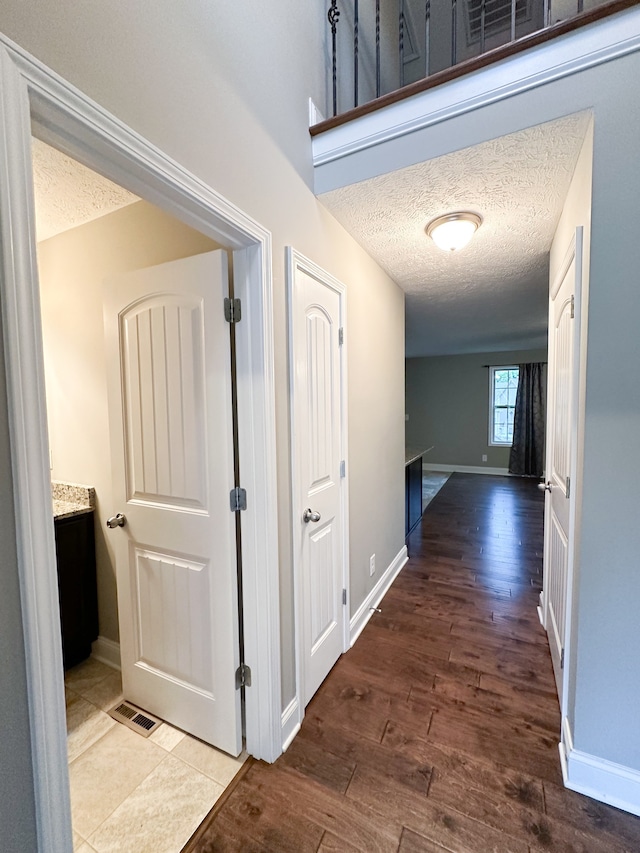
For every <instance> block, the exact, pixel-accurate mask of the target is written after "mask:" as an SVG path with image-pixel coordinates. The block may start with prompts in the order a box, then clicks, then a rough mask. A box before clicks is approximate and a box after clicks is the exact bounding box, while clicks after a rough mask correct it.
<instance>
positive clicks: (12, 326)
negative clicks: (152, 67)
mask: <svg viewBox="0 0 640 853" xmlns="http://www.w3.org/2000/svg"><path fill="white" fill-rule="evenodd" d="M32 126H33V129H34V131H35V132H36V134H37V135H38V136H39V137H40V138H41V139H43V140H44V141H45V142H47V143H49V144H52V145H54V146H55V147H57V148H58V149H60V150H61V151H62V152H63V153H66V154H68V155H69V156H72V157H74V158H75V159H77V160H79V161H80V162H81V163H83V164H84V165H86V166H89V167H90V168H93V169H95V170H96V171H98V172H101V173H102V174H104V175H105V176H106V177H108V178H110V179H111V180H113V181H114V182H116V183H119V184H121V185H123V186H125V187H126V188H127V189H129V190H131V191H132V192H134V193H136V194H137V195H141V196H143V197H144V198H145V199H146V200H147V201H149V202H151V203H153V204H156V205H157V206H158V207H161V208H162V209H164V210H165V211H167V212H169V213H171V214H172V215H174V216H176V217H178V218H179V219H181V220H182V221H183V222H185V223H186V224H188V225H191V226H192V227H194V228H196V229H197V230H198V231H201V232H202V233H203V234H206V235H208V236H210V237H212V238H213V239H215V240H216V241H217V242H218V243H220V244H221V245H223V246H226V247H227V248H229V249H231V250H233V253H234V278H235V288H236V296H239V297H240V298H241V299H242V300H243V302H244V305H243V315H244V321H243V322H242V323H240V324H239V326H238V329H237V356H238V410H239V413H240V428H239V449H240V456H241V459H242V463H243V486H244V487H245V488H246V489H247V492H248V494H250V495H251V496H252V497H251V500H250V504H249V508H248V509H247V511H246V512H245V513H243V518H242V524H243V531H242V533H243V581H244V583H243V586H244V597H243V604H244V612H245V657H246V662H247V664H248V665H249V666H250V667H251V671H252V687H251V689H249V690H247V691H246V700H245V710H246V737H247V749H248V751H249V752H250V753H251V754H252V755H254V756H256V757H258V758H262V759H264V760H267V761H273V760H275V759H276V758H277V756H278V755H279V754H280V752H281V697H280V612H279V569H278V538H277V502H276V501H277V493H276V452H275V448H276V438H275V379H274V349H273V308H272V241H271V234H270V232H269V231H267V230H266V229H265V228H263V227H262V226H260V225H259V224H258V223H257V222H255V221H254V220H253V219H251V218H250V217H248V216H247V215H246V214H244V213H243V212H242V211H241V210H239V209H238V208H237V207H235V206H234V205H233V204H231V203H230V202H229V201H227V200H226V199H225V198H223V197H222V196H220V195H219V194H218V193H216V192H215V191H214V190H212V189H211V188H210V187H209V186H207V185H206V184H205V183H204V182H202V181H201V180H200V179H198V178H197V177H196V176H194V175H192V174H191V173H189V172H187V171H186V170H185V169H183V168H182V167H181V166H180V165H179V164H178V163H176V162H175V161H173V160H171V159H170V158H169V157H167V156H166V155H165V154H163V153H162V152H161V151H160V150H158V149H157V148H156V147H154V146H153V145H152V144H151V143H149V142H148V141H146V140H145V139H144V138H142V137H141V136H140V135H139V134H137V133H135V132H134V131H133V130H131V129H130V128H128V127H127V126H125V125H124V124H123V123H122V122H120V121H119V120H118V119H117V118H115V117H114V116H113V115H111V114H110V113H108V112H107V111H106V110H104V109H102V107H100V106H99V105H98V104H96V103H95V102H93V101H92V100H91V99H89V98H88V97H86V96H85V95H84V94H82V93H81V92H79V91H78V90H77V89H75V88H74V87H73V86H72V85H71V84H69V83H68V82H66V81H65V80H63V79H62V78H61V77H60V76H58V75H57V74H55V73H54V72H53V71H51V70H50V69H49V68H47V67H46V66H45V65H44V64H42V63H41V62H39V61H38V60H36V59H35V58H34V57H32V56H31V55H29V54H28V53H27V52H25V51H24V50H22V48H20V47H19V46H18V45H16V44H15V43H13V42H12V41H11V40H9V39H7V38H6V37H5V36H3V35H2V34H0V140H1V142H2V144H0V176H1V178H0V221H1V222H2V229H1V231H0V241H1V243H0V245H1V249H2V252H1V254H2V258H1V263H2V267H1V268H0V269H1V272H2V278H1V280H0V300H1V301H0V304H1V305H2V320H3V333H4V350H5V351H4V356H5V360H6V374H7V398H8V399H7V404H8V417H9V428H10V440H11V455H12V477H13V492H14V505H15V512H16V539H17V551H18V574H19V581H20V594H21V607H22V619H23V632H24V646H25V657H26V679H27V691H28V701H29V722H30V732H31V748H32V764H33V777H34V791H35V808H36V824H37V834H38V849H40V850H60V851H63V850H69V851H70V850H71V848H72V834H71V814H70V803H69V786H68V767H67V751H66V725H65V704H64V685H63V680H62V653H61V639H60V626H59V619H58V594H57V581H56V572H55V545H54V533H53V515H52V506H51V489H50V475H49V454H48V436H47V423H46V404H45V391H44V366H43V354H42V333H41V323H40V306H39V292H38V274H37V263H36V251H35V214H34V205H33V178H32V167H31V128H32ZM258 567H259V570H258Z"/></svg>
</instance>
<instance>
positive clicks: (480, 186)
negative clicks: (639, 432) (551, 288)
mask: <svg viewBox="0 0 640 853" xmlns="http://www.w3.org/2000/svg"><path fill="white" fill-rule="evenodd" d="M588 121H589V115H588V114H587V113H579V114H575V115H571V116H568V117H566V118H563V119H559V120H557V121H554V122H549V123H547V124H544V125H539V126H537V127H532V128H529V129H527V130H524V131H521V132H520V133H515V134H512V135H510V136H504V137H501V138H500V139H494V140H491V141H490V142H486V143H483V144H481V145H478V146H475V147H474V148H467V149H464V150H462V151H456V152H454V153H452V154H447V155H445V156H444V157H438V158H436V159H434V160H429V161H427V162H425V163H419V164H418V165H416V166H410V167H409V168H406V169H401V170H399V171H396V172H391V173H389V174H385V175H381V176H380V177H377V178H372V179H370V180H366V181H362V182H361V183H358V184H354V185H351V186H347V187H342V188H340V189H338V190H333V191H331V192H329V193H325V194H324V195H322V196H320V198H321V200H322V202H323V204H325V205H326V206H327V208H328V209H329V210H330V211H331V212H332V213H333V214H334V216H335V217H336V218H337V219H338V220H339V221H340V222H341V223H342V224H343V225H344V226H345V228H346V229H347V231H349V233H350V234H352V235H353V236H354V237H355V238H356V240H358V241H359V242H360V243H361V245H362V246H363V247H364V248H365V249H366V250H367V252H369V254H371V255H372V256H373V257H374V258H375V259H376V260H377V261H378V263H379V264H380V265H381V266H382V267H383V268H384V269H385V270H386V271H387V272H388V273H389V275H390V276H391V277H392V278H393V279H394V280H395V281H396V282H398V284H399V285H400V286H401V287H402V288H403V289H404V291H405V292H406V315H407V325H406V335H407V337H406V349H407V355H408V356H419V355H440V354H451V353H463V352H483V351H491V350H507V349H525V348H529V347H537V346H545V345H546V328H547V290H548V253H549V249H550V247H551V240H552V238H553V234H554V231H555V227H556V225H557V222H558V218H559V216H560V212H561V210H562V205H563V202H564V199H565V196H566V194H567V190H568V188H569V183H570V181H571V177H572V175H573V170H574V168H575V164H576V160H577V157H578V154H579V152H580V147H581V145H582V142H583V140H584V136H585V133H586V129H587V124H588ZM454 210H472V211H475V212H476V213H480V214H481V215H482V217H483V220H484V221H483V223H482V226H481V227H480V229H479V230H478V232H477V233H476V235H475V237H474V239H473V240H472V241H471V243H470V244H469V245H468V246H467V247H466V248H465V249H463V250H461V251H460V252H456V253H454V254H447V253H445V252H443V251H442V250H440V249H438V248H437V247H436V246H435V244H434V243H433V242H432V241H431V240H430V239H429V238H428V237H427V236H426V235H425V232H424V227H425V225H426V224H427V223H428V222H429V221H430V220H431V219H433V218H434V217H436V216H439V215H440V214H443V213H447V212H450V211H454Z"/></svg>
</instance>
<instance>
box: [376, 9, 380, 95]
mask: <svg viewBox="0 0 640 853" xmlns="http://www.w3.org/2000/svg"><path fill="white" fill-rule="evenodd" d="M379 97H380V0H376V98H379Z"/></svg>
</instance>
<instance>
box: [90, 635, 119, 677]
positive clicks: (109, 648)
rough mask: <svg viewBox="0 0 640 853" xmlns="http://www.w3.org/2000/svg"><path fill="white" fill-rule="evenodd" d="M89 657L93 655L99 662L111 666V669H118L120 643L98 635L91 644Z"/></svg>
mask: <svg viewBox="0 0 640 853" xmlns="http://www.w3.org/2000/svg"><path fill="white" fill-rule="evenodd" d="M91 657H94V658H95V659H96V660H99V661H100V662H101V663H106V665H107V666H111V667H113V669H117V670H120V643H116V642H114V640H109V639H108V638H107V637H98V639H97V640H96V641H95V642H94V643H92V644H91Z"/></svg>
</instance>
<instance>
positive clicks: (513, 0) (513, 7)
mask: <svg viewBox="0 0 640 853" xmlns="http://www.w3.org/2000/svg"><path fill="white" fill-rule="evenodd" d="M515 40H516V0H511V41H515Z"/></svg>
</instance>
